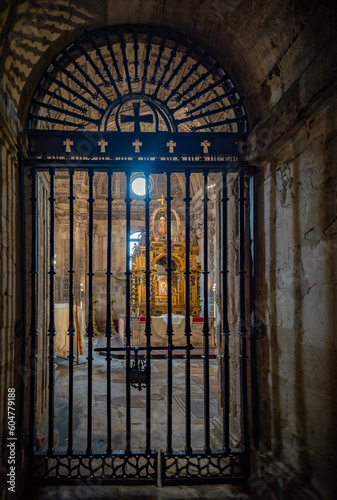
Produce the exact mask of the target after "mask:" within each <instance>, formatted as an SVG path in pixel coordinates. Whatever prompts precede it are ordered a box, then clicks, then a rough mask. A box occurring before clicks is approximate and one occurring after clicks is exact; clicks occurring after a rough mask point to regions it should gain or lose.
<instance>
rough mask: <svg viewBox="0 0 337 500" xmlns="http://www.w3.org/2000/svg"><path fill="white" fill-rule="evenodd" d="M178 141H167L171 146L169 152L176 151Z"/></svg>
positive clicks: (167, 144)
mask: <svg viewBox="0 0 337 500" xmlns="http://www.w3.org/2000/svg"><path fill="white" fill-rule="evenodd" d="M176 145H177V144H176V143H175V142H173V141H170V142H167V143H166V146H168V148H169V153H174V148H175V147H176Z"/></svg>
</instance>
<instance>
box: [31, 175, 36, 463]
mask: <svg viewBox="0 0 337 500" xmlns="http://www.w3.org/2000/svg"><path fill="white" fill-rule="evenodd" d="M31 182H32V185H31V198H30V201H31V207H32V233H31V234H32V256H31V258H32V262H31V272H30V274H31V325H30V336H31V356H30V407H29V450H30V452H31V453H32V454H33V453H34V441H35V407H36V361H37V352H36V341H37V335H38V327H37V308H36V305H37V301H36V299H37V297H36V294H37V286H36V285H37V272H38V260H37V203H38V198H37V174H36V170H35V169H34V168H32V169H31Z"/></svg>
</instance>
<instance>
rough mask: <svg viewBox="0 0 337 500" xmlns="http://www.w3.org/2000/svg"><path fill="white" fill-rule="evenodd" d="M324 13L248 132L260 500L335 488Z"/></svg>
mask: <svg viewBox="0 0 337 500" xmlns="http://www.w3.org/2000/svg"><path fill="white" fill-rule="evenodd" d="M326 13H327V12H326V11H325V10H324V8H322V9H319V10H318V11H317V15H316V17H314V18H312V20H311V23H310V26H308V27H307V28H306V29H305V30H304V31H303V32H302V34H301V35H300V36H299V37H298V38H297V39H296V41H295V42H294V44H293V46H292V47H291V48H290V49H289V51H288V52H287V53H286V54H285V55H284V57H283V58H282V59H281V60H280V61H279V64H278V65H279V68H280V74H279V76H278V77H277V78H278V80H279V83H280V89H279V92H280V96H279V97H280V98H279V100H278V102H277V103H276V104H275V106H274V108H273V109H272V110H271V112H270V113H269V114H268V115H266V118H265V119H264V120H263V121H262V122H261V123H260V124H259V125H258V126H257V127H256V128H255V129H254V130H253V132H252V133H251V142H252V150H251V151H249V154H250V158H251V161H254V160H253V159H254V158H256V159H257V160H256V162H255V163H256V166H257V167H258V173H257V176H256V184H257V186H256V187H257V189H256V213H257V221H256V232H257V242H256V249H257V255H256V262H257V269H256V281H257V289H256V304H255V305H256V311H257V318H258V330H257V340H256V348H257V366H258V374H259V375H258V376H259V384H258V402H257V406H258V408H257V415H259V419H257V421H256V422H255V424H256V427H255V433H256V434H255V437H257V443H256V444H257V448H258V450H259V453H258V457H259V460H258V467H257V471H255V472H256V474H255V472H254V474H253V475H252V477H251V480H250V483H251V485H252V488H253V490H255V491H256V492H257V493H259V494H261V496H262V497H263V498H268V499H269V498H280V496H279V495H280V491H283V492H284V494H287V495H288V496H289V497H290V498H292V496H291V495H295V493H294V492H295V491H296V490H297V491H298V493H297V495H298V496H297V498H322V499H330V498H333V497H334V494H335V492H334V485H333V480H332V470H331V464H332V463H333V462H334V461H336V449H335V443H336V430H335V426H334V424H333V422H334V421H335V419H336V416H337V413H336V392H335V389H334V384H333V380H335V379H336V365H335V363H334V358H335V356H336V328H335V319H336V314H335V305H336V249H337V241H336V235H337V226H336V220H337V207H336V189H337V180H336V173H337V172H336V160H335V154H336V144H337V143H336V116H337V94H336V86H335V83H334V82H333V78H334V75H336V61H335V59H333V58H334V57H335V56H333V54H334V51H335V47H336V44H335V36H336V35H335V30H334V29H333V28H332V21H331V23H330V22H329V21H328V19H327V18H325V17H324V16H325V15H326ZM317 30H319V33H318V31H317ZM332 34H333V36H332ZM328 35H330V36H331V38H330V41H328ZM272 80H273V78H272V79H271V80H269V81H266V84H265V85H266V86H269V87H270V92H271V97H272V95H273V88H272V84H271V82H272ZM271 97H270V98H271ZM257 476H259V477H260V479H257ZM273 490H274V496H273V493H272V491H273Z"/></svg>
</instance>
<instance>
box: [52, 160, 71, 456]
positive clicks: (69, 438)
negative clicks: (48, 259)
mask: <svg viewBox="0 0 337 500" xmlns="http://www.w3.org/2000/svg"><path fill="white" fill-rule="evenodd" d="M74 201H75V196H74V170H73V169H72V168H70V169H69V330H68V333H69V400H68V455H71V454H72V453H73V451H74V449H73V413H74V336H75V325H74V272H75V271H74ZM54 258H55V257H54Z"/></svg>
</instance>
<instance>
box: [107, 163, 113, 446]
mask: <svg viewBox="0 0 337 500" xmlns="http://www.w3.org/2000/svg"><path fill="white" fill-rule="evenodd" d="M112 201H113V198H112V172H111V169H109V170H108V197H107V202H108V231H107V233H108V245H107V265H106V269H107V271H106V345H107V348H108V349H107V356H106V359H107V365H106V377H107V428H108V429H107V430H108V436H107V449H106V451H107V453H108V454H110V453H111V451H112V448H111V360H110V347H111V336H112V333H111V321H112V317H111V275H112V272H111V245H112V241H111V238H112V232H111V219H112Z"/></svg>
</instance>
